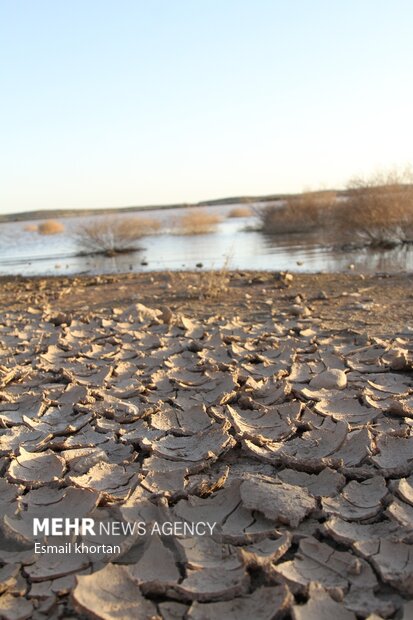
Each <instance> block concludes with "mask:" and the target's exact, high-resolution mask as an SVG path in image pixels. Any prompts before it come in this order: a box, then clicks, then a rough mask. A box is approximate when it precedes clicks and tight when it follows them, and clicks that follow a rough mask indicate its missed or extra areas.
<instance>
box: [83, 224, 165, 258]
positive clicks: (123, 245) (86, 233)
mask: <svg viewBox="0 0 413 620" xmlns="http://www.w3.org/2000/svg"><path fill="white" fill-rule="evenodd" d="M159 228H160V222H159V221H158V220H155V219H150V218H140V217H118V216H114V217H106V218H99V219H96V220H94V221H90V222H87V223H84V224H82V225H81V226H79V227H78V229H77V231H76V234H75V236H76V239H77V242H78V245H79V246H80V248H81V251H82V252H86V253H89V254H90V253H91V254H105V255H106V256H115V255H116V254H120V253H123V252H134V251H136V250H138V249H139V248H138V246H137V242H138V240H139V239H141V238H142V237H144V236H145V235H149V234H152V233H154V232H157V231H158V230H159Z"/></svg>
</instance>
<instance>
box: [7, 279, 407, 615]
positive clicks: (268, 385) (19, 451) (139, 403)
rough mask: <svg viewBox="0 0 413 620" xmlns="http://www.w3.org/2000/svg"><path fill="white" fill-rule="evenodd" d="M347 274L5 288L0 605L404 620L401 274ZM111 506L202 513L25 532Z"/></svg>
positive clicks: (100, 514)
mask: <svg viewBox="0 0 413 620" xmlns="http://www.w3.org/2000/svg"><path fill="white" fill-rule="evenodd" d="M340 277H341V276H340ZM340 277H336V278H335V279H334V278H332V277H328V276H326V277H324V278H323V277H322V276H317V277H316V276H300V277H295V278H294V279H293V280H288V279H284V278H283V276H282V275H278V274H239V273H234V274H230V275H229V276H228V279H229V284H228V288H227V290H226V291H225V292H224V293H223V295H222V296H221V297H219V296H217V298H214V299H201V300H199V296H197V285H198V284H200V279H201V278H202V276H201V275H196V274H187V275H182V274H181V275H179V276H178V275H177V276H172V275H168V274H160V275H158V276H156V278H157V280H156V282H155V281H154V278H153V277H152V279H150V280H149V281H148V276H137V275H134V276H119V277H100V278H76V279H72V280H71V279H68V278H66V279H56V280H53V279H50V280H42V279H37V280H17V281H13V280H9V281H8V280H6V281H3V282H2V283H1V292H0V304H1V319H0V347H1V361H0V363H1V366H0V425H1V429H0V468H1V474H2V476H1V479H0V516H1V532H0V534H1V538H0V618H4V619H5V620H24V619H25V618H35V619H37V620H42V619H46V618H49V619H58V618H59V619H63V618H66V619H67V620H69V618H71V619H73V618H84V617H85V618H102V619H112V618H116V619H124V620H127V619H142V620H145V619H148V620H149V619H152V620H155V619H158V618H163V619H165V620H179V619H181V618H182V619H183V618H187V619H188V620H189V619H191V620H214V619H221V618H225V619H229V620H232V619H234V620H235V619H236V620H242V619H244V618H245V620H247V619H248V620H249V619H250V618H256V619H257V620H271V619H277V618H284V617H285V618H290V619H292V620H304V619H309V620H312V619H313V618H314V619H317V620H318V619H324V618H326V619H330V618H337V620H341V619H343V620H351V619H356V618H370V620H373V619H374V618H376V619H377V618H404V619H405V620H407V619H410V618H412V617H413V431H412V426H413V374H412V368H413V330H412V328H411V323H410V326H409V313H408V309H406V304H408V303H409V302H408V299H407V293H406V291H407V290H408V285H409V279H408V278H405V279H404V280H403V278H399V279H397V278H395V279H393V280H392V279H389V280H387V279H384V280H382V281H380V279H379V278H374V277H371V278H368V279H366V280H362V279H360V278H357V277H356V276H353V277H350V276H343V277H342V282H338V281H337V280H338V279H339V278H340ZM145 278H146V280H145ZM201 283H202V282H201ZM164 285H165V286H164ZM392 286H393V288H392ZM320 291H321V292H320ZM355 300H356V301H357V303H355ZM352 302H353V303H352ZM366 304H367V305H368V308H369V309H370V310H369V312H367V311H366V310H365V307H367V306H366ZM374 305H376V306H377V313H376V314H373V313H372V310H371V308H372V306H374ZM113 515H117V517H118V518H122V519H123V520H124V521H125V522H131V523H132V522H134V521H145V522H146V523H148V524H150V523H154V522H159V523H160V522H172V523H173V522H182V521H187V522H189V523H191V522H197V521H208V522H211V523H214V522H215V523H216V524H217V526H216V529H215V530H214V533H213V536H212V537H211V536H205V537H189V536H186V537H185V536H181V535H176V536H164V535H153V536H137V535H133V536H129V537H125V538H124V539H123V540H122V542H121V544H120V547H121V551H120V553H117V552H116V553H113V554H112V555H105V554H103V555H98V556H96V555H95V556H90V557H85V556H80V557H76V556H73V555H70V556H67V557H65V556H58V557H50V556H47V555H41V554H37V555H36V554H34V553H33V548H32V546H31V545H30V544H29V543H30V540H31V538H30V536H31V530H32V520H33V518H34V517H35V516H43V517H45V516H65V517H92V518H96V519H97V520H101V519H104V518H111V517H113ZM85 539H86V540H87V536H86V537H85ZM55 542H56V541H55Z"/></svg>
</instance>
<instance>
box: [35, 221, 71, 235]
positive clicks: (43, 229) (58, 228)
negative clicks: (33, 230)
mask: <svg viewBox="0 0 413 620" xmlns="http://www.w3.org/2000/svg"><path fill="white" fill-rule="evenodd" d="M64 229H65V227H64V226H63V224H62V223H61V222H58V221H57V220H46V222H41V223H40V224H39V225H38V227H37V232H38V233H39V235H58V234H59V233H62V232H63V231H64Z"/></svg>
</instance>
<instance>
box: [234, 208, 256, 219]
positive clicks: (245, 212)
mask: <svg viewBox="0 0 413 620" xmlns="http://www.w3.org/2000/svg"><path fill="white" fill-rule="evenodd" d="M250 215H252V211H251V209H250V208H249V207H234V208H233V209H231V211H230V212H229V213H228V217H249V216H250Z"/></svg>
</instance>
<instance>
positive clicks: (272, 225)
mask: <svg viewBox="0 0 413 620" xmlns="http://www.w3.org/2000/svg"><path fill="white" fill-rule="evenodd" d="M412 181H413V174H412V173H411V172H410V171H403V172H397V171H396V172H385V173H377V174H375V175H373V176H372V177H369V178H356V179H352V180H351V181H350V182H349V184H348V186H347V189H346V192H345V195H343V196H341V197H337V195H336V193H335V192H329V191H328V192H327V191H323V192H306V193H303V194H299V195H296V196H291V197H289V198H288V199H287V200H286V201H284V203H283V204H281V205H274V206H270V207H267V208H265V209H263V210H262V211H261V214H260V215H261V223H262V227H261V230H262V231H263V232H265V233H268V234H279V235H285V234H293V233H308V232H314V231H317V232H320V233H324V234H325V235H326V236H327V237H328V238H330V239H331V238H332V239H333V240H334V241H338V242H342V243H343V242H349V241H351V242H352V243H357V242H358V243H361V244H362V245H368V246H373V247H383V248H386V247H393V246H396V245H399V244H402V243H407V242H411V241H412V240H413V184H412Z"/></svg>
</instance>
